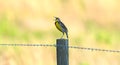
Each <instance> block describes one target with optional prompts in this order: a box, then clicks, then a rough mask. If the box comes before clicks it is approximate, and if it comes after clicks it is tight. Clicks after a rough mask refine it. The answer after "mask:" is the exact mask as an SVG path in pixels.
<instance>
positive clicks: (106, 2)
mask: <svg viewBox="0 0 120 65" xmlns="http://www.w3.org/2000/svg"><path fill="white" fill-rule="evenodd" d="M119 3H120V1H119V0H0V43H1V44H21V43H24V44H29V43H33V44H34V43H40V44H46V43H48V44H55V43H56V39H58V38H60V37H61V35H62V33H61V32H59V31H58V30H57V29H56V27H55V25H54V16H57V17H60V18H61V20H62V21H63V22H64V24H65V25H66V26H67V27H68V30H69V45H76V46H82V47H91V48H101V49H113V50H119V49H120V44H119V40H120V8H119V7H120V4H119ZM69 57H70V58H69V59H70V62H69V63H70V65H120V62H119V61H120V55H119V54H118V53H108V52H96V51H85V50H76V49H70V53H69ZM0 65H56V50H55V48H54V47H20V46H18V47H11V46H10V47H9V46H0Z"/></svg>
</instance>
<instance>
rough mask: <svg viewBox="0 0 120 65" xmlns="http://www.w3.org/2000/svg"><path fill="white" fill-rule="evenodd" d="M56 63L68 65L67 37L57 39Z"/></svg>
mask: <svg viewBox="0 0 120 65" xmlns="http://www.w3.org/2000/svg"><path fill="white" fill-rule="evenodd" d="M56 52H57V65H69V48H68V39H57V43H56Z"/></svg>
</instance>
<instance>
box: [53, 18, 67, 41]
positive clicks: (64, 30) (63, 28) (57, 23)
mask: <svg viewBox="0 0 120 65" xmlns="http://www.w3.org/2000/svg"><path fill="white" fill-rule="evenodd" d="M54 18H55V26H56V28H57V29H58V30H59V31H60V32H62V34H63V35H62V36H61V38H63V36H64V33H65V34H66V37H67V39H68V29H67V27H66V26H65V25H64V24H63V23H62V21H61V20H60V18H59V17H54Z"/></svg>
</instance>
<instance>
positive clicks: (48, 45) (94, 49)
mask: <svg viewBox="0 0 120 65" xmlns="http://www.w3.org/2000/svg"><path fill="white" fill-rule="evenodd" d="M0 46H43V47H57V46H58V45H55V44H0ZM64 47H65V46H64ZM68 48H74V49H81V50H89V51H102V52H117V53H120V50H107V49H99V48H87V47H80V46H68Z"/></svg>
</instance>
